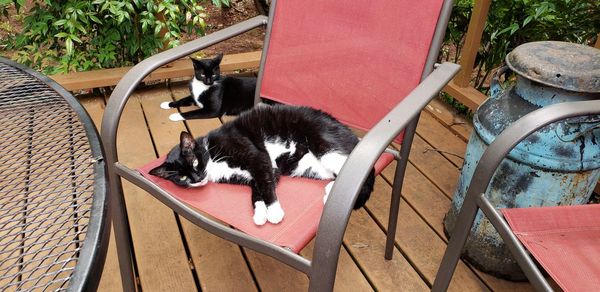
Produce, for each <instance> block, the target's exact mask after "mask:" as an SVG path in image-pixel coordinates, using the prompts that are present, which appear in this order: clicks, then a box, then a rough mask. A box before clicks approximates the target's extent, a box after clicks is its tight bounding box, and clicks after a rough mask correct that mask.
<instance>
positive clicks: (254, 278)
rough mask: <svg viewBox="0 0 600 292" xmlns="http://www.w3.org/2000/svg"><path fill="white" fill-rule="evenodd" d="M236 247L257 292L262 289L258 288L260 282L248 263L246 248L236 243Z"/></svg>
mask: <svg viewBox="0 0 600 292" xmlns="http://www.w3.org/2000/svg"><path fill="white" fill-rule="evenodd" d="M238 248H239V249H240V253H241V254H242V257H243V258H244V262H245V263H246V266H247V267H248V271H249V272H250V276H251V277H252V282H254V287H256V290H258V292H261V291H262V289H261V288H260V283H259V281H258V278H257V277H256V274H255V273H254V269H252V265H251V264H250V259H249V258H248V255H247V254H246V250H245V249H244V248H243V247H241V246H239V245H238Z"/></svg>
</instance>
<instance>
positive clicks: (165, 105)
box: [160, 101, 171, 109]
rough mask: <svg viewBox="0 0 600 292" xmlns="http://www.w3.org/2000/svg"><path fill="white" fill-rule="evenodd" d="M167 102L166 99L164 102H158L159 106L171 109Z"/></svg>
mask: <svg viewBox="0 0 600 292" xmlns="http://www.w3.org/2000/svg"><path fill="white" fill-rule="evenodd" d="M169 103H170V102H168V101H165V102H163V103H161V104H160V108H162V109H171V107H170V106H169Z"/></svg>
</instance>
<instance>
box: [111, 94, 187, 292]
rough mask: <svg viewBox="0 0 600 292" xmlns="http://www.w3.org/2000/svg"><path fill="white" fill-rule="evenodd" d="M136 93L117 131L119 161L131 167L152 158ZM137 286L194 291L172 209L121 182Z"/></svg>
mask: <svg viewBox="0 0 600 292" xmlns="http://www.w3.org/2000/svg"><path fill="white" fill-rule="evenodd" d="M147 94H148V93H147V92H144V91H138V92H136V93H135V94H134V95H133V96H132V97H131V99H130V101H129V103H128V104H127V106H126V107H125V109H124V111H123V115H122V118H121V125H122V126H121V127H120V129H119V131H118V139H117V146H118V147H117V149H118V150H119V151H118V152H119V157H120V160H121V161H122V162H123V163H125V164H126V165H129V166H131V167H137V166H141V165H143V164H145V163H147V162H149V161H150V160H152V159H155V158H156V156H155V155H154V149H153V146H152V141H151V139H150V135H149V134H148V128H147V126H146V123H145V121H144V116H143V113H142V109H141V107H140V102H139V99H140V98H141V96H143V95H147ZM123 188H124V193H125V201H126V206H127V211H128V216H129V221H130V225H131V234H132V238H133V246H134V250H135V255H136V260H137V266H138V270H139V277H140V283H141V285H142V288H143V289H144V290H145V291H187V290H195V289H196V285H195V283H194V280H193V277H192V273H191V271H190V267H189V264H188V259H187V256H186V254H185V250H184V248H183V243H182V241H181V235H180V234H179V229H178V227H177V223H176V221H175V215H174V213H173V211H172V210H170V209H169V208H167V207H166V206H164V205H163V204H162V203H160V202H159V201H158V200H156V199H155V198H154V197H152V196H151V195H149V194H147V193H146V192H145V191H143V190H141V189H139V188H137V187H135V186H134V185H133V184H131V183H128V182H125V181H124V183H123Z"/></svg>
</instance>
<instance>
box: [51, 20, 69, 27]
mask: <svg viewBox="0 0 600 292" xmlns="http://www.w3.org/2000/svg"><path fill="white" fill-rule="evenodd" d="M65 23H67V20H66V19H61V20H57V21H55V22H54V23H53V25H54V26H62V25H64V24H65Z"/></svg>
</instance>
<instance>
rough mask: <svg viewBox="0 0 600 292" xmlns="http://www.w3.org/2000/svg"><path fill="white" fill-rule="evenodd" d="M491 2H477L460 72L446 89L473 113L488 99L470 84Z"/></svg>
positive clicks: (461, 56) (462, 55)
mask: <svg viewBox="0 0 600 292" xmlns="http://www.w3.org/2000/svg"><path fill="white" fill-rule="evenodd" d="M491 2H492V1H491V0H476V1H475V6H474V7H473V11H472V13H471V19H470V20H469V28H468V29H467V36H466V37H465V45H464V47H463V49H462V52H461V54H460V61H459V64H460V66H461V68H460V72H458V74H457V75H456V77H454V79H452V81H450V83H448V85H447V86H446V87H444V91H445V92H446V93H448V94H450V95H451V96H452V97H453V98H455V99H457V100H458V101H459V102H460V103H462V104H464V105H466V106H467V107H468V108H469V109H471V110H473V111H474V110H475V109H477V107H479V105H480V104H481V103H482V102H483V101H484V100H485V99H486V98H487V96H485V94H483V93H481V92H479V91H477V89H475V88H473V87H471V86H470V85H469V83H470V82H471V74H472V73H473V68H474V67H475V58H476V57H477V51H478V50H479V46H480V44H481V36H482V35H483V28H484V27H485V22H486V21H487V15H488V11H489V10H490V4H491Z"/></svg>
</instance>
